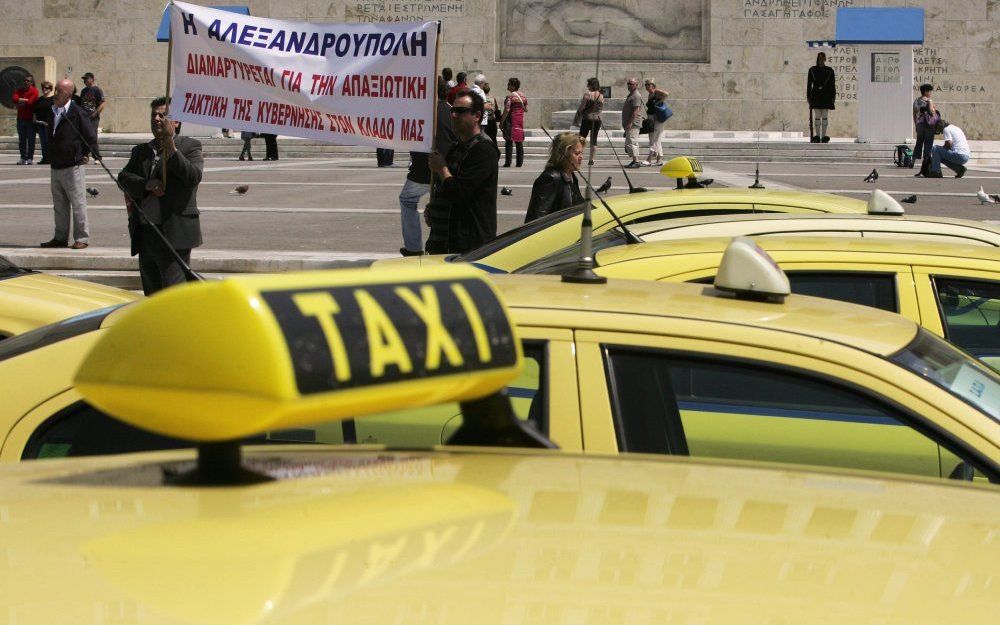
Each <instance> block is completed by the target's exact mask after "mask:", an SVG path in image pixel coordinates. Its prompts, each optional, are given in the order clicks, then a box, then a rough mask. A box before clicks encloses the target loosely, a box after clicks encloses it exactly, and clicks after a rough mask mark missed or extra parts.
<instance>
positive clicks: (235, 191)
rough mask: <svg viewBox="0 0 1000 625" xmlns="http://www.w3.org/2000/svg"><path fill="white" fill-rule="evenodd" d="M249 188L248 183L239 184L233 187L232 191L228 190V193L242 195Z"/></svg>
mask: <svg viewBox="0 0 1000 625" xmlns="http://www.w3.org/2000/svg"><path fill="white" fill-rule="evenodd" d="M249 190H250V185H248V184H241V185H240V186H238V187H236V188H235V189H233V190H232V191H230V192H229V195H243V194H245V193H246V192H247V191H249Z"/></svg>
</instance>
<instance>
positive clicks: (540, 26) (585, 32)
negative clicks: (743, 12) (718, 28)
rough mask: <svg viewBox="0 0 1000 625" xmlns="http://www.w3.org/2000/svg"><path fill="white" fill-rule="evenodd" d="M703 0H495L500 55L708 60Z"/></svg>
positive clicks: (512, 58)
mask: <svg viewBox="0 0 1000 625" xmlns="http://www.w3.org/2000/svg"><path fill="white" fill-rule="evenodd" d="M707 3H708V0H673V1H672V2H669V3H668V2H663V1H662V0H499V4H498V6H497V22H498V28H499V33H498V41H499V54H498V57H499V60H502V61H521V60H524V61H528V60H549V61H592V60H594V59H596V57H597V34H598V32H599V31H600V32H601V34H602V37H601V60H607V61H690V62H707V61H708V27H707V23H708V6H707Z"/></svg>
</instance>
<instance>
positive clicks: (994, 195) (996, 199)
mask: <svg viewBox="0 0 1000 625" xmlns="http://www.w3.org/2000/svg"><path fill="white" fill-rule="evenodd" d="M990 197H991V198H992V199H993V201H994V202H996V203H997V204H1000V193H990Z"/></svg>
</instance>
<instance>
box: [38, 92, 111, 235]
mask: <svg viewBox="0 0 1000 625" xmlns="http://www.w3.org/2000/svg"><path fill="white" fill-rule="evenodd" d="M75 90H76V87H75V86H74V85H73V81H72V80H66V79H64V80H60V81H59V82H57V83H56V93H55V95H54V96H53V98H52V112H51V117H50V116H49V115H45V119H44V120H42V121H44V122H45V123H46V124H47V125H48V130H47V132H48V133H49V139H48V141H49V158H50V159H51V163H50V166H51V168H52V169H51V180H52V182H51V186H52V206H53V209H54V210H55V222H56V224H55V226H56V227H55V234H54V235H53V236H52V239H51V240H49V241H46V242H45V243H42V244H41V246H40V247H66V246H67V245H69V225H70V213H71V212H72V215H73V245H72V246H70V247H72V248H73V249H74V250H82V249H84V248H85V247H87V245H88V244H89V240H90V232H89V231H88V230H87V193H86V188H87V181H86V178H85V176H84V167H83V165H84V163H86V162H87V159H86V156H85V155H86V154H88V153H89V152H90V148H93V149H94V150H96V149H97V134H96V133H95V132H94V126H93V125H92V124H91V123H90V122H89V121H88V119H87V118H86V114H85V113H84V112H83V110H82V109H80V107H79V106H77V105H76V104H74V103H73V102H72V101H71V98H72V97H73V91H75ZM88 144H89V146H90V147H88ZM95 156H97V154H95Z"/></svg>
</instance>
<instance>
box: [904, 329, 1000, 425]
mask: <svg viewBox="0 0 1000 625" xmlns="http://www.w3.org/2000/svg"><path fill="white" fill-rule="evenodd" d="M890 360H892V361H893V362H896V363H897V364H899V365H902V366H903V367H905V368H906V369H909V370H911V371H913V372H915V373H917V374H919V375H921V376H923V377H925V378H927V379H928V380H930V381H931V382H933V383H935V384H937V385H938V386H940V387H941V388H943V389H945V390H947V391H948V392H949V393H951V394H953V395H955V396H957V397H959V398H961V399H962V400H963V401H965V402H966V403H968V404H970V405H972V406H974V407H975V408H977V409H978V410H979V411H981V412H982V413H984V414H986V415H988V416H989V417H990V418H992V419H993V420H994V421H997V422H998V423H1000V378H998V377H997V374H996V373H994V372H992V371H990V370H989V369H988V368H986V367H985V366H983V365H982V364H980V363H979V362H977V361H975V360H973V359H972V358H971V357H969V356H967V355H965V354H964V353H963V352H961V351H959V350H958V349H956V348H955V347H952V346H951V345H950V344H949V343H946V342H945V341H943V340H942V339H939V338H937V337H936V336H934V335H932V334H931V333H930V332H927V331H926V330H923V329H921V330H920V331H919V332H918V334H917V338H915V339H914V340H913V342H911V343H910V344H909V345H907V346H906V347H905V348H904V349H903V350H902V351H900V352H897V353H896V354H894V355H893V356H892V357H891V358H890Z"/></svg>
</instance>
